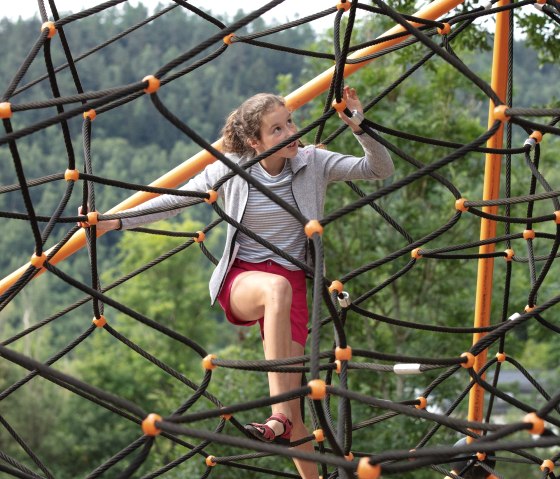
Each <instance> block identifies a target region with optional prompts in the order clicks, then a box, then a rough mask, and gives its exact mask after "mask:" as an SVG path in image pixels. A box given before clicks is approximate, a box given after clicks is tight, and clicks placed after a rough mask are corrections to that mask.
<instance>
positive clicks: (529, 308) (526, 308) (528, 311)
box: [523, 304, 537, 313]
mask: <svg viewBox="0 0 560 479" xmlns="http://www.w3.org/2000/svg"><path fill="white" fill-rule="evenodd" d="M536 307H537V305H536V304H534V305H533V306H529V305H527V306H525V308H523V311H525V312H526V313H530V312H531V311H533V309H535V308H536Z"/></svg>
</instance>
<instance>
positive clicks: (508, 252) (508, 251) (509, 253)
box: [504, 249, 515, 261]
mask: <svg viewBox="0 0 560 479" xmlns="http://www.w3.org/2000/svg"><path fill="white" fill-rule="evenodd" d="M504 253H505V254H506V257H505V260H506V261H512V260H513V257H514V256H515V253H514V251H513V250H512V249H506V250H505V251H504Z"/></svg>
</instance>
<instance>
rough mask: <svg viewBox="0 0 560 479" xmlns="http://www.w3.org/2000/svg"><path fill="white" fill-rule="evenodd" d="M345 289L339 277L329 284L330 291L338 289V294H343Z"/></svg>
mask: <svg viewBox="0 0 560 479" xmlns="http://www.w3.org/2000/svg"><path fill="white" fill-rule="evenodd" d="M343 289H344V285H343V284H342V283H341V282H340V281H339V280H338V279H335V280H334V281H333V282H332V283H331V285H330V286H329V293H332V292H333V291H336V292H337V293H338V294H342V291H343Z"/></svg>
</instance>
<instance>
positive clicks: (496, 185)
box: [468, 0, 511, 439]
mask: <svg viewBox="0 0 560 479" xmlns="http://www.w3.org/2000/svg"><path fill="white" fill-rule="evenodd" d="M509 3H510V0H501V1H500V2H499V4H498V6H503V5H507V4H509ZM510 15H511V13H510V11H509V10H508V11H504V12H500V13H498V14H497V17H496V33H495V36H494V54H493V63H492V83H491V84H492V89H493V90H494V91H495V92H496V94H497V95H498V97H499V98H500V99H501V100H502V101H504V102H505V99H506V95H507V81H508V66H509V56H508V37H509V32H510V26H509V20H510V18H509V16H510ZM494 107H495V105H494V102H492V101H491V102H490V108H489V113H488V126H489V127H490V126H491V125H493V124H494V122H495V116H494ZM503 132H504V127H503V124H502V125H501V127H500V128H499V130H498V131H497V132H496V134H495V135H494V136H492V138H490V139H489V140H488V142H487V146H488V147H489V148H502V146H503ZM501 161H502V155H496V154H487V155H486V164H485V171H484V192H483V198H484V199H485V200H492V199H496V198H498V197H499V194H500V171H501ZM497 209H498V207H497V206H491V207H484V208H483V211H485V212H487V213H492V214H496V212H497ZM495 236H496V222H495V221H492V220H488V219H485V218H483V219H482V221H481V223H480V239H481V240H485V239H489V238H494V237H495ZM494 250H495V245H494V244H493V243H492V244H488V245H483V246H481V247H480V248H479V252H480V253H481V254H484V253H492V252H494ZM493 273H494V259H493V258H482V259H480V260H479V261H478V275H477V287H476V301H475V316H474V326H475V327H476V328H482V327H485V326H488V325H489V324H490V306H491V304H492V278H493ZM484 335H485V333H476V334H474V336H473V344H475V343H476V342H478V341H479V340H480V339H481V338H482V337H483V336H484ZM487 352H488V351H487V350H484V351H482V352H481V353H480V354H479V355H478V356H476V358H475V363H474V366H473V368H474V370H475V371H479V370H480V369H481V368H482V367H483V366H484V364H485V363H486V359H487ZM483 414H484V389H483V388H482V387H480V386H478V385H477V384H475V385H474V387H473V388H472V390H471V392H470V396H469V414H468V418H469V420H471V421H478V422H481V421H482V420H483ZM476 432H480V431H476ZM469 439H470V438H469Z"/></svg>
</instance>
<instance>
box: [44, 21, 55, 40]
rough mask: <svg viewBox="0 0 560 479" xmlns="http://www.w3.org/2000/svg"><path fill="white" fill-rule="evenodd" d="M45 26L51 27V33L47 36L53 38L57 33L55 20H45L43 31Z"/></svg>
mask: <svg viewBox="0 0 560 479" xmlns="http://www.w3.org/2000/svg"><path fill="white" fill-rule="evenodd" d="M45 28H48V29H49V35H48V36H47V38H52V37H54V36H55V35H56V26H55V24H54V22H45V23H43V24H42V25H41V31H43V30H44V29H45Z"/></svg>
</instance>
